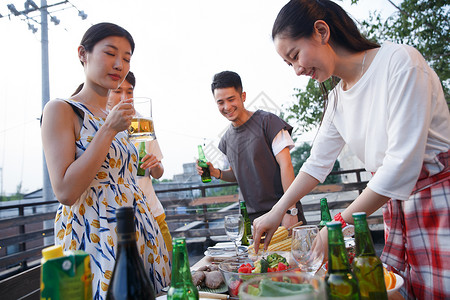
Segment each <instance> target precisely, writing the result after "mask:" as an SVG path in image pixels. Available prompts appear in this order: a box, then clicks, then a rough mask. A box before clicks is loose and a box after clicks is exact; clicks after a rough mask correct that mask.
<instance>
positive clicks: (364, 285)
mask: <svg viewBox="0 0 450 300" xmlns="http://www.w3.org/2000/svg"><path fill="white" fill-rule="evenodd" d="M352 216H353V220H354V221H355V247H356V249H355V254H356V256H355V258H354V259H353V273H354V274H355V276H356V278H357V279H358V284H359V293H360V294H361V299H387V298H388V297H387V292H386V284H385V283H384V274H383V264H382V263H381V260H380V259H379V258H378V256H377V255H376V253H375V247H374V246H373V240H372V236H371V234H370V230H369V226H368V225H367V220H366V213H365V212H358V213H354V214H352Z"/></svg>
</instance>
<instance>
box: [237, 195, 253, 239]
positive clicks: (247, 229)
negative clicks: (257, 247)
mask: <svg viewBox="0 0 450 300" xmlns="http://www.w3.org/2000/svg"><path fill="white" fill-rule="evenodd" d="M239 207H240V209H241V215H242V218H244V234H243V235H242V239H241V243H242V245H244V246H249V245H250V241H249V240H248V239H249V237H250V238H251V236H252V223H251V222H250V218H249V217H248V213H247V206H246V205H245V202H244V201H241V200H239Z"/></svg>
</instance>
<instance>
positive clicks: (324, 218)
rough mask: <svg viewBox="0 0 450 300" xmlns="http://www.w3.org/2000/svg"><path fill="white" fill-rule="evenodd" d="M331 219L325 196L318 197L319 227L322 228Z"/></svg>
mask: <svg viewBox="0 0 450 300" xmlns="http://www.w3.org/2000/svg"><path fill="white" fill-rule="evenodd" d="M331 221H333V219H331V215H330V210H329V209H328V202H327V198H322V199H320V223H319V229H322V228H323V227H325V226H326V225H327V223H328V222H331Z"/></svg>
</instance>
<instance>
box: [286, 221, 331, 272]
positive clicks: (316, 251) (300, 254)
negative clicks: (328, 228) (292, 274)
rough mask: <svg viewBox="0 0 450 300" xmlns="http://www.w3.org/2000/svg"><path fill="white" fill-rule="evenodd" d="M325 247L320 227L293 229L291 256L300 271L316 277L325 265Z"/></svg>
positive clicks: (311, 226) (309, 226)
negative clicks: (323, 264)
mask: <svg viewBox="0 0 450 300" xmlns="http://www.w3.org/2000/svg"><path fill="white" fill-rule="evenodd" d="M324 246H325V244H324V243H323V241H322V239H321V237H320V235H319V227H318V226H316V225H305V226H299V227H295V228H293V229H292V245H291V254H292V257H293V258H294V259H295V260H296V261H297V263H298V266H299V268H300V270H302V271H304V272H307V273H308V274H310V275H314V274H315V273H316V272H317V270H318V269H319V268H320V266H321V265H322V263H323V258H324V249H325V248H324Z"/></svg>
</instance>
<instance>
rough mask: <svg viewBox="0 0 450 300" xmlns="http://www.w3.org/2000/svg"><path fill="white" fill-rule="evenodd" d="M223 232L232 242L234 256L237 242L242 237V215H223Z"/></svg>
mask: <svg viewBox="0 0 450 300" xmlns="http://www.w3.org/2000/svg"><path fill="white" fill-rule="evenodd" d="M224 223H225V232H226V233H227V236H228V237H229V238H230V240H232V241H233V242H234V248H235V250H236V256H238V255H239V253H238V245H237V243H238V242H239V241H240V240H241V239H242V236H243V235H244V218H243V217H242V215H228V216H225V222H224Z"/></svg>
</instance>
